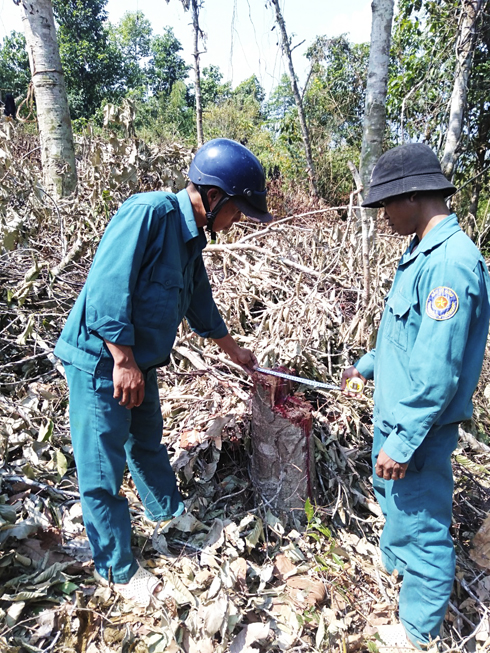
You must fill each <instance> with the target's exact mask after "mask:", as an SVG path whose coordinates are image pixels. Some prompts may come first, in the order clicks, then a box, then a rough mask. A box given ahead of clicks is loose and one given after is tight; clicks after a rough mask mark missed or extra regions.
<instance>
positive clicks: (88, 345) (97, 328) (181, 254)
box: [54, 190, 228, 374]
mask: <svg viewBox="0 0 490 653" xmlns="http://www.w3.org/2000/svg"><path fill="white" fill-rule="evenodd" d="M205 246H206V236H205V235H204V232H203V230H202V229H198V227H197V225H196V222H195V219H194V214H193V212H192V205H191V202H190V199H189V196H188V194H187V191H186V190H183V191H180V192H179V193H178V194H177V195H174V194H173V193H166V192H150V193H141V194H138V195H133V196H132V197H130V198H129V199H128V200H127V201H126V202H124V204H123V205H122V206H121V208H120V209H119V211H118V212H117V213H116V214H115V215H114V217H113V218H112V220H111V221H110V223H109V225H108V227H107V229H106V231H105V233H104V235H103V237H102V239H101V241H100V244H99V247H98V249H97V253H96V255H95V258H94V261H93V264H92V267H91V269H90V272H89V274H88V277H87V280H86V283H85V285H84V287H83V289H82V291H81V293H80V295H79V297H78V299H77V301H76V302H75V305H74V306H73V309H72V311H71V312H70V315H69V316H68V319H67V321H66V324H65V327H64V329H63V331H62V333H61V336H60V338H59V340H58V343H57V344H56V348H55V350H54V353H55V354H56V356H58V357H59V358H60V359H61V360H63V361H65V362H67V363H71V364H72V365H74V366H75V367H78V368H79V369H81V370H84V371H86V372H88V373H91V374H93V373H94V371H95V368H96V366H97V364H98V362H99V361H100V360H103V359H110V358H111V354H110V352H109V350H108V348H107V346H106V344H105V343H104V340H107V341H109V342H112V343H115V344H118V345H129V346H130V347H132V348H133V353H134V357H135V360H136V363H137V364H138V366H139V367H140V369H142V370H147V369H149V368H151V367H156V366H158V365H162V364H165V363H166V362H168V357H169V355H170V351H171V349H172V345H173V343H174V340H175V336H176V333H177V328H178V326H179V324H180V322H181V321H182V319H183V317H184V316H185V317H186V318H187V320H188V322H189V324H190V326H191V328H192V329H193V330H194V331H195V332H196V333H198V334H199V335H200V336H202V337H209V338H222V337H224V336H225V335H226V334H227V333H228V331H227V328H226V326H225V323H224V322H223V319H222V318H221V316H220V315H219V313H218V309H217V308H216V305H215V303H214V300H213V297H212V293H211V287H210V284H209V279H208V276H207V273H206V269H205V267H204V261H203V258H202V250H203V249H204V247H205Z"/></svg>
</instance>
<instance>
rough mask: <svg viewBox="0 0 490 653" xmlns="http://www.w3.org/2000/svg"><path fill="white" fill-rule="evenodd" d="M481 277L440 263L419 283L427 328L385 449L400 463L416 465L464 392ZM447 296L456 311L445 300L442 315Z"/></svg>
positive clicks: (418, 339) (413, 358)
mask: <svg viewBox="0 0 490 653" xmlns="http://www.w3.org/2000/svg"><path fill="white" fill-rule="evenodd" d="M480 276H481V275H480V274H479V267H477V268H476V269H475V270H471V269H469V268H467V267H465V266H463V265H460V264H458V263H455V262H454V261H447V262H446V263H445V264H444V263H441V261H440V260H439V261H438V264H437V265H433V266H432V267H428V269H427V271H426V272H425V273H423V274H422V276H421V278H420V280H419V283H418V288H417V294H418V302H419V306H420V314H421V318H420V319H421V323H420V328H419V330H418V333H417V336H416V339H415V342H414V343H413V348H412V349H411V351H410V353H409V357H408V376H409V378H410V380H411V382H410V389H409V393H408V394H407V395H406V396H405V397H404V398H403V399H402V400H400V401H399V402H398V404H397V405H395V406H394V407H393V415H394V416H395V419H396V426H395V428H394V429H393V431H392V432H391V433H390V434H389V436H388V438H387V440H386V442H385V444H384V445H383V449H384V451H385V453H386V454H387V455H388V456H390V458H392V459H393V460H395V461H396V462H399V463H405V462H407V461H408V460H410V458H411V457H412V454H413V453H414V451H415V450H416V449H417V448H418V447H419V446H420V444H421V443H422V441H423V439H424V438H425V436H426V435H427V433H428V431H429V430H430V428H431V427H432V426H433V425H434V424H435V423H436V421H437V418H438V417H439V415H441V414H442V413H443V412H444V410H445V409H446V407H447V406H448V405H449V403H450V402H451V400H452V399H453V397H454V395H455V393H456V391H457V389H458V383H459V380H460V378H461V375H462V373H463V369H462V367H463V359H464V353H465V348H466V344H467V339H468V332H469V328H470V325H471V322H472V320H473V319H474V318H475V316H476V315H477V314H478V311H479V310H480V308H479V306H480V302H481V299H480V297H481V295H480V293H481V285H480V284H481V283H483V281H482V280H481V278H480ZM441 289H442V292H441ZM448 290H449V291H450V292H447V291H448ZM444 292H445V293H446V297H449V300H450V302H449V304H450V306H449V307H448V308H447V309H446V308H444V306H445V305H446V301H444V300H442V304H440V305H441V306H442V307H443V309H442V310H440V311H439V312H438V311H437V309H438V306H439V304H438V303H437V301H438V298H440V296H441V294H443V293H444ZM455 298H456V300H457V304H456V303H455V301H454V299H455ZM440 301H441V300H440V299H439V302H440ZM451 306H452V308H451ZM455 306H456V310H454V308H455Z"/></svg>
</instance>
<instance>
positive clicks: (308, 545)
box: [0, 126, 490, 653]
mask: <svg viewBox="0 0 490 653" xmlns="http://www.w3.org/2000/svg"><path fill="white" fill-rule="evenodd" d="M78 148H79V155H78V169H79V175H80V187H79V192H78V195H77V197H76V198H74V199H70V200H63V201H60V202H57V203H55V202H54V201H53V199H52V198H50V197H49V196H47V195H46V194H45V193H44V192H43V191H42V189H41V186H40V183H39V179H40V174H39V161H38V151H36V143H35V141H34V139H33V138H32V137H30V136H28V135H26V134H25V133H23V132H22V130H21V128H11V126H7V128H5V127H4V128H3V131H0V234H1V235H0V242H1V244H2V247H3V250H2V252H3V253H2V254H1V257H0V284H1V295H0V389H1V394H0V420H1V421H0V587H1V590H0V592H1V595H0V649H1V650H2V653H24V652H29V653H31V652H32V653H37V652H41V651H48V650H49V651H53V652H56V651H60V652H61V651H63V652H64V653H68V652H71V651H73V652H74V653H75V652H76V653H80V652H83V653H105V652H109V651H118V652H121V653H122V652H124V653H126V652H128V653H129V652H130V651H131V652H135V653H159V652H163V651H180V650H183V651H185V652H186V653H197V652H199V653H208V652H209V653H211V652H212V651H213V652H214V651H217V652H220V651H222V652H223V653H224V651H230V652H231V653H245V652H246V651H247V652H248V653H250V652H251V651H258V650H261V651H292V650H294V651H305V652H306V651H325V650H329V651H339V652H340V651H354V650H367V649H368V648H369V650H372V651H374V650H375V642H376V639H375V637H374V635H375V633H376V628H377V626H378V625H380V624H384V623H390V621H391V620H393V619H395V618H396V605H397V594H398V585H399V583H398V581H397V579H396V578H394V577H390V576H387V575H386V573H385V572H384V571H383V570H382V568H381V567H380V564H379V561H378V554H377V545H378V542H379V534H380V529H381V527H382V518H381V516H380V511H379V508H378V506H377V504H376V503H375V501H374V498H373V495H372V492H371V488H370V475H371V471H370V441H371V430H372V427H371V421H370V416H371V411H372V401H371V399H370V397H369V389H368V390H367V392H366V394H367V395H368V396H365V397H364V398H363V399H361V400H353V399H349V398H346V397H343V396H342V395H340V394H339V393H336V392H330V393H326V392H323V391H313V390H311V389H305V388H304V387H299V388H297V391H298V392H300V393H302V396H303V397H304V399H305V400H307V401H308V402H309V403H310V404H311V408H312V417H313V429H312V437H313V438H314V443H315V452H314V455H315V466H316V475H317V480H318V503H317V504H316V505H313V504H312V503H311V502H309V501H307V502H306V504H305V508H304V509H305V522H306V526H304V527H303V528H291V527H290V526H288V525H287V524H286V523H283V521H281V519H280V518H279V516H278V515H277V514H275V512H274V511H273V510H272V509H271V507H270V506H269V505H268V503H267V501H264V500H263V498H262V497H261V496H260V493H259V492H258V491H257V488H256V487H254V486H253V484H252V483H251V481H250V476H249V465H250V424H251V402H250V397H251V389H252V381H251V380H250V379H249V378H247V377H246V376H244V374H243V373H242V372H241V370H240V369H237V368H235V366H234V365H233V364H232V363H231V362H230V361H228V360H227V359H226V357H225V356H224V355H222V354H221V353H220V351H219V350H218V349H217V348H216V347H215V346H214V345H213V344H212V343H210V342H207V341H204V340H200V339H199V338H197V337H196V336H195V335H194V334H192V332H191V331H190V329H189V328H188V327H187V326H186V324H182V325H181V327H180V330H179V334H178V338H177V340H176V343H175V347H174V350H173V353H172V357H171V363H170V365H169V366H168V367H167V368H165V369H163V370H161V371H160V372H159V379H160V391H161V403H162V410H163V413H164V416H165V431H164V438H165V442H166V444H167V446H168V449H169V453H170V456H171V460H172V463H173V465H174V468H175V470H176V472H177V474H178V477H179V483H180V487H181V490H182V493H183V495H184V496H185V500H186V506H187V512H186V514H185V515H184V516H181V517H179V518H177V519H175V520H173V521H171V522H170V523H167V524H160V525H155V524H153V523H150V522H148V521H146V519H145V517H144V515H143V511H142V507H141V504H140V502H139V500H138V498H137V496H136V495H135V491H134V486H133V484H132V482H131V479H130V477H127V479H126V481H125V484H124V492H125V494H126V496H127V497H128V499H129V501H130V505H131V510H132V516H133V524H134V546H135V550H136V551H137V554H138V556H139V557H140V559H141V560H142V562H143V564H144V565H145V566H147V567H148V568H150V569H151V570H152V571H153V572H154V573H155V574H156V575H157V576H159V577H160V578H161V579H162V581H163V583H164V584H165V588H166V590H167V592H166V597H167V598H166V601H165V604H164V605H163V606H161V607H160V608H158V609H155V610H151V609H150V610H148V611H147V612H145V611H144V610H143V609H134V607H133V606H131V605H128V604H125V603H124V602H123V601H122V600H120V599H118V598H117V597H115V596H114V595H111V593H110V590H108V589H105V588H102V587H98V586H97V585H96V583H95V581H94V579H93V566H92V563H91V558H90V552H89V550H88V545H87V540H86V539H85V535H84V529H83V523H82V519H81V511H80V505H79V501H78V489H77V480H76V474H75V469H74V463H73V457H72V450H71V443H70V438H69V428H68V417H67V404H68V396H67V388H66V383H65V380H64V377H63V374H62V368H61V367H60V365H59V363H58V362H57V361H56V359H54V357H53V356H52V354H51V351H52V348H53V346H54V344H55V341H56V339H57V336H58V334H59V332H60V329H61V327H62V325H63V322H64V318H65V317H66V314H67V312H68V311H69V309H70V307H71V306H72V304H73V301H74V299H75V297H76V295H77V294H78V292H79V290H80V288H81V286H82V284H83V281H84V278H85V276H86V274H87V271H88V268H89V266H90V262H91V260H92V257H93V254H94V251H95V248H96V246H97V243H98V241H99V239H100V236H101V233H102V232H103V229H104V227H105V225H106V224H107V221H108V219H109V218H110V216H111V215H112V214H113V213H114V211H115V210H116V209H117V207H118V206H119V205H120V203H121V202H122V201H124V199H126V198H127V197H128V196H129V195H130V194H131V193H134V192H139V191H143V190H150V189H163V188H170V189H173V190H175V189H178V188H181V187H182V186H183V185H184V174H183V172H184V171H185V170H186V168H187V167H188V163H189V158H190V152H188V151H186V150H184V149H183V148H181V147H179V146H177V145H168V146H166V147H165V148H160V149H157V148H150V147H148V146H146V145H145V144H143V143H141V142H138V141H136V140H134V139H133V140H129V139H128V140H118V139H117V138H116V137H114V136H112V137H110V138H109V139H105V140H103V139H102V138H100V137H97V138H96V137H95V136H93V135H91V134H87V135H85V136H84V137H83V138H80V140H79V143H78ZM272 203H273V209H274V208H275V209H276V214H278V215H280V216H286V217H285V218H283V219H280V220H278V221H277V222H275V223H272V224H271V225H269V226H268V227H266V228H261V227H258V226H255V225H251V224H248V223H245V222H244V223H240V224H239V225H237V226H236V227H235V228H234V229H233V230H232V231H231V232H230V233H229V234H228V235H225V236H222V237H220V240H219V242H218V243H217V244H215V245H211V246H209V247H208V251H207V253H206V254H205V261H206V265H207V268H208V272H209V276H210V278H211V283H212V285H213V288H214V291H215V298H216V301H217V303H218V306H219V308H220V310H221V312H222V314H223V316H224V318H225V321H226V322H227V324H228V325H229V328H230V331H231V332H232V333H233V334H234V335H235V336H236V337H237V339H238V341H239V342H240V344H242V345H244V346H248V347H250V348H251V349H253V350H254V352H255V353H256V355H257V358H258V360H259V363H260V365H261V366H263V367H273V366H274V365H284V366H286V367H287V368H289V369H290V370H293V371H294V373H295V374H298V375H301V376H305V377H309V378H312V379H317V380H319V381H324V382H328V383H338V382H339V379H340V374H341V371H342V369H343V368H344V367H345V366H346V365H349V364H351V363H352V362H353V361H354V360H355V359H356V358H357V356H358V355H359V354H360V353H361V352H362V351H364V350H365V348H369V347H371V346H372V344H373V342H374V339H375V333H376V326H377V324H378V322H379V318H380V315H381V311H382V306H383V296H384V295H385V294H386V292H387V290H388V288H389V285H390V281H391V278H392V274H393V271H394V266H395V264H396V262H397V260H398V257H399V255H400V253H401V251H402V249H403V247H404V243H403V242H402V241H400V240H399V239H397V238H393V237H390V236H386V235H383V234H380V235H379V237H378V242H377V248H376V264H375V265H374V264H373V267H372V279H371V283H372V288H371V297H372V299H371V303H370V305H369V306H368V307H367V308H366V309H363V308H362V306H361V296H362V287H361V283H362V269H361V266H360V261H361V252H360V241H359V236H358V233H357V231H356V221H355V217H354V216H353V214H352V212H350V213H348V214H347V218H346V220H345V221H342V220H341V219H340V218H339V215H338V212H337V211H335V210H328V209H326V208H325V207H318V206H316V207H311V205H309V204H308V202H307V201H306V200H305V201H304V203H302V200H301V197H300V196H294V197H293V196H291V197H288V196H287V195H284V194H279V192H278V191H277V189H273V192H272ZM274 204H275V207H274ZM302 208H303V209H305V210H306V212H307V211H308V210H309V209H318V210H319V209H320V208H322V209H323V210H322V212H319V213H316V214H314V215H310V216H303V217H300V218H294V219H293V218H292V217H291V214H292V213H296V214H297V213H301V212H302ZM489 398H490V366H489V359H488V358H487V359H486V361H485V367H484V371H483V374H482V378H481V381H480V386H479V389H478V391H477V393H476V397H475V401H476V410H475V418H474V421H473V422H472V423H471V424H465V425H464V432H463V433H462V439H461V445H460V448H459V449H458V450H457V452H456V455H455V457H454V466H455V473H456V491H455V512H454V527H453V535H454V538H455V544H456V550H457V580H456V583H455V586H454V592H453V595H452V598H451V604H450V609H449V611H448V615H447V619H446V622H445V636H444V640H443V642H442V650H445V651H450V650H451V651H466V650H472V651H486V650H488V648H489V646H490V619H489V617H490V610H489V608H488V605H489V603H490V580H489V575H488V570H489V568H490V560H489V556H488V550H489V546H490V545H489V531H490V526H489V525H488V522H487V524H486V525H484V528H483V529H482V530H481V532H480V534H479V536H478V537H479V539H478V538H477V539H475V541H474V542H475V543H473V539H474V536H475V533H476V532H477V531H478V530H479V529H480V527H481V525H482V523H483V521H484V519H485V517H486V515H487V514H488V511H489V507H490V489H489V488H490V472H489V469H490V465H489V462H490V446H489V438H488V435H487V434H488V433H490V431H489V428H490V410H489V403H488V402H489Z"/></svg>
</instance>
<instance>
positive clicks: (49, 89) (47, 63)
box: [16, 0, 77, 197]
mask: <svg viewBox="0 0 490 653" xmlns="http://www.w3.org/2000/svg"><path fill="white" fill-rule="evenodd" d="M16 4H19V0H18V1H17V2H16ZM20 4H21V5H22V8H23V13H24V15H23V21H24V33H25V37H26V47H27V52H28V55H29V63H30V67H31V75H32V83H33V86H34V95H35V98H36V108H37V120H38V125H39V138H40V141H41V161H42V166H43V180H44V186H45V188H46V190H47V192H49V193H51V194H53V195H54V197H63V196H66V195H70V193H72V192H73V191H74V190H75V188H76V185H77V171H76V165H75V149H74V146H73V133H72V129H71V119H70V111H69V108H68V99H67V96H66V88H65V81H64V77H63V71H62V69H61V60H60V53H59V50H58V41H57V40H56V28H55V25H54V18H53V7H52V4H51V0H20Z"/></svg>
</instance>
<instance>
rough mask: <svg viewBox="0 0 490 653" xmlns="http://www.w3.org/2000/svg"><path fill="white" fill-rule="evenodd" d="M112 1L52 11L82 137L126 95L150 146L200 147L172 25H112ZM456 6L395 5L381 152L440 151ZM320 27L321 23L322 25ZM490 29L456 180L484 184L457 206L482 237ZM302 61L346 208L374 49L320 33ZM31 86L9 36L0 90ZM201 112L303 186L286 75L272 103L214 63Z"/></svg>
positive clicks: (316, 135) (473, 83)
mask: <svg viewBox="0 0 490 653" xmlns="http://www.w3.org/2000/svg"><path fill="white" fill-rule="evenodd" d="M106 4H107V3H106V0H90V1H88V2H84V3H80V2H76V1H71V2H66V1H65V0H55V1H54V2H53V7H54V11H55V17H56V20H57V24H58V38H59V46H60V54H61V60H62V65H63V70H64V74H65V82H66V86H67V91H68V99H69V105H70V112H71V117H72V120H73V126H74V129H75V131H78V132H81V131H83V129H84V128H86V127H87V125H90V127H91V129H98V128H100V127H101V126H102V123H103V110H104V106H105V105H107V104H108V103H115V104H120V103H121V102H122V101H123V100H124V99H125V98H129V99H130V100H131V101H133V102H134V106H135V107H136V120H135V123H134V127H135V129H136V132H137V133H138V134H139V135H140V136H141V137H142V138H144V139H145V140H148V141H152V142H158V141H159V140H161V141H167V142H168V141H169V140H179V141H180V142H182V143H185V144H188V145H189V146H194V145H195V144H196V135H195V98H194V85H193V82H192V79H191V78H192V74H191V71H190V66H189V64H187V63H186V61H185V59H184V56H183V54H184V53H183V47H182V45H181V43H180V42H179V40H178V39H177V38H176V36H175V34H174V31H173V29H172V27H171V26H168V27H165V28H164V30H163V32H162V33H159V34H156V33H154V30H153V28H152V25H151V23H150V21H149V20H148V19H147V18H145V16H144V14H143V13H142V12H140V11H136V12H129V13H127V14H126V15H125V16H124V17H123V18H122V19H121V20H120V21H119V22H118V23H117V24H115V25H113V24H111V23H110V22H108V20H107V12H106ZM484 4H485V3H484ZM459 9H460V3H459V2H458V1H457V0H451V1H447V0H440V1H425V2H422V1H421V0H418V1H417V2H406V1H403V0H402V1H401V2H399V3H398V7H397V11H396V15H395V19H394V26H393V33H392V45H391V64H390V75H389V83H388V94H387V102H386V110H387V126H386V134H385V148H387V147H390V146H393V145H397V144H400V143H402V142H407V141H424V142H427V143H429V144H430V145H431V146H432V147H433V148H434V149H435V151H436V152H437V153H440V152H441V151H442V148H443V146H444V136H445V133H446V129H447V120H448V115H449V114H448V111H449V101H450V97H451V92H452V87H453V75H454V70H455V56H456V47H455V46H456V40H457V35H458V25H459V24H460V21H461V15H460V11H459ZM317 18H318V19H319V21H320V19H321V17H320V16H318V17H317ZM488 22H489V21H488V13H487V11H486V10H484V11H483V12H482V18H481V21H480V23H479V25H478V34H477V44H476V47H475V53H474V61H473V67H472V74H471V77H470V82H469V88H468V96H467V104H466V110H465V121H464V128H463V134H462V137H461V139H460V142H459V144H458V150H459V158H458V166H457V169H456V171H455V178H454V181H455V183H456V185H458V184H460V183H461V182H468V180H469V179H471V178H472V177H474V175H480V176H478V177H477V179H476V180H475V181H474V182H473V183H469V184H468V185H467V186H466V188H465V190H464V191H462V192H461V193H460V195H459V197H458V200H457V201H458V205H459V206H461V207H462V208H461V211H460V213H462V214H466V213H467V212H469V213H471V214H472V215H473V216H475V220H476V223H477V225H479V227H478V228H479V229H481V227H482V224H483V223H485V216H486V214H487V209H488V207H487V199H488V189H487V180H488V176H487V174H486V173H483V174H480V173H482V171H483V169H484V168H485V165H486V159H487V156H488V143H489V130H490V120H489V118H488V96H489V85H490V75H489V70H488V67H489V63H488V47H489V38H490V37H489V25H488ZM346 27H348V26H346ZM189 30H191V27H190V26H189ZM346 31H347V29H346ZM291 41H292V47H294V46H295V45H297V44H298V43H299V42H301V34H298V35H297V36H294V35H293V38H292V39H291ZM305 57H306V60H307V67H306V69H307V71H308V72H307V74H306V79H305V80H304V83H303V88H302V98H303V103H304V110H305V113H306V118H307V122H308V127H309V131H310V136H311V142H312V144H313V148H312V149H313V158H314V164H315V169H316V171H317V176H318V179H319V192H320V195H321V197H323V198H324V199H325V200H326V201H327V202H328V203H330V204H331V205H341V204H343V203H345V200H346V197H347V196H348V193H349V192H350V189H351V175H350V172H349V169H348V167H347V161H349V160H353V161H354V162H355V163H356V164H357V163H358V160H359V153H360V150H361V140H362V121H363V115H364V106H365V88H366V78H367V65H368V58H369V44H368V43H352V42H350V41H349V38H348V37H347V36H345V35H341V36H336V37H327V36H318V37H317V38H316V39H315V40H314V41H313V42H311V43H309V44H308V47H307V49H306V53H305ZM298 68H300V69H302V66H298ZM29 81H30V71H29V62H28V57H27V53H26V51H25V39H24V36H23V34H21V33H19V32H12V33H11V34H10V35H8V36H6V37H5V38H4V39H3V42H2V45H1V48H0V82H1V88H4V89H8V90H10V91H11V92H13V94H14V95H15V97H16V98H24V97H25V96H26V94H27V89H28V85H29ZM202 104H203V109H204V114H203V129H204V137H205V140H208V139H210V138H214V137H216V136H222V137H227V138H232V139H235V140H238V141H240V142H242V143H244V144H246V145H248V146H249V147H250V148H251V149H252V150H253V151H254V152H255V153H256V154H257V156H258V157H259V158H260V160H261V161H262V163H263V165H264V167H265V168H266V170H267V171H268V174H269V176H270V177H275V178H279V177H280V178H281V180H282V182H283V183H285V184H290V185H291V184H292V185H295V184H296V185H297V184H299V186H301V184H304V183H305V181H306V170H305V159H304V152H303V148H302V143H301V131H300V128H299V123H298V119H297V108H296V105H295V102H294V97H293V93H292V89H291V84H290V81H289V79H288V76H287V75H286V74H284V75H283V76H282V78H281V79H280V80H279V82H278V83H277V85H275V86H274V87H272V88H271V89H270V92H269V93H268V94H266V92H265V90H264V87H263V85H261V83H260V82H259V79H258V76H257V75H256V74H253V75H251V76H250V77H249V78H248V79H244V80H241V81H240V82H239V83H238V84H237V85H236V86H235V87H234V88H233V87H232V84H231V82H229V81H226V80H225V79H224V77H223V72H222V70H221V69H220V65H218V64H217V63H212V64H210V65H208V66H205V67H204V69H203V70H202ZM481 193H483V196H481Z"/></svg>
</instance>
